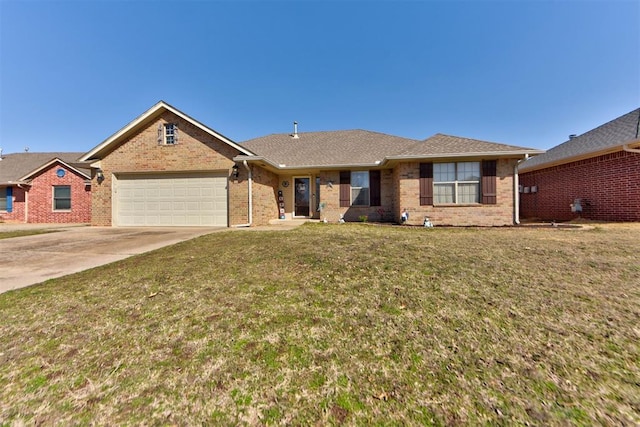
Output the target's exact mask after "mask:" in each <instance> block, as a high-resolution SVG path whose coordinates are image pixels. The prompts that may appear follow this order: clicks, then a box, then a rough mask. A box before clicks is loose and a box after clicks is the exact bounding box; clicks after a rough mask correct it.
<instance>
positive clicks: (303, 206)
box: [293, 177, 311, 217]
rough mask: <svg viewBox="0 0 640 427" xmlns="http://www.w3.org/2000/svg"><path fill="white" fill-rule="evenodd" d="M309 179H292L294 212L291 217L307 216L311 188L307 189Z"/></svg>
mask: <svg viewBox="0 0 640 427" xmlns="http://www.w3.org/2000/svg"><path fill="white" fill-rule="evenodd" d="M309 184H310V179H309V178H308V177H306V178H294V180H293V200H294V211H293V216H304V217H308V216H309V207H310V200H311V198H310V197H309V195H310V194H311V188H309Z"/></svg>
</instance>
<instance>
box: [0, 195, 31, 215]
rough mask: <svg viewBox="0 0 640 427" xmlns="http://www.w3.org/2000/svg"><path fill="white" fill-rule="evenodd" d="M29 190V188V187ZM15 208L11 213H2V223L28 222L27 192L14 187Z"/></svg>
mask: <svg viewBox="0 0 640 427" xmlns="http://www.w3.org/2000/svg"><path fill="white" fill-rule="evenodd" d="M27 188H28V187H27ZM12 191H13V208H12V209H11V212H5V211H2V212H0V221H6V222H27V219H26V216H25V215H26V214H25V209H26V206H27V205H26V202H25V200H26V192H25V190H24V189H22V188H19V187H13V189H12Z"/></svg>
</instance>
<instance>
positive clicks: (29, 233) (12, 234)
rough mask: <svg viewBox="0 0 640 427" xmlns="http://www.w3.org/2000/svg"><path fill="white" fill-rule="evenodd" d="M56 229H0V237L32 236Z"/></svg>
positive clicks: (54, 231) (52, 231) (55, 231)
mask: <svg viewBox="0 0 640 427" xmlns="http://www.w3.org/2000/svg"><path fill="white" fill-rule="evenodd" d="M58 231H59V230H46V229H34V230H13V231H0V239H11V238H13V237H24V236H34V235H36V234H47V233H57V232H58Z"/></svg>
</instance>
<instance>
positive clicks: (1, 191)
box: [0, 187, 7, 211]
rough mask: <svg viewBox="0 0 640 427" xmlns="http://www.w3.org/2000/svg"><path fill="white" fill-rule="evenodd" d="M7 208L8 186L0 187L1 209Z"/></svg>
mask: <svg viewBox="0 0 640 427" xmlns="http://www.w3.org/2000/svg"><path fill="white" fill-rule="evenodd" d="M6 210H7V188H6V187H5V188H0V211H6Z"/></svg>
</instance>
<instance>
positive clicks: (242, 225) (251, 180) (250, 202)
mask: <svg viewBox="0 0 640 427" xmlns="http://www.w3.org/2000/svg"><path fill="white" fill-rule="evenodd" d="M242 165H243V166H244V167H245V169H247V173H248V181H249V184H248V185H249V222H247V223H246V224H238V225H235V226H234V227H251V224H253V194H252V193H251V191H252V188H253V174H252V173H251V168H250V167H249V165H248V164H247V161H246V160H243V161H242Z"/></svg>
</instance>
